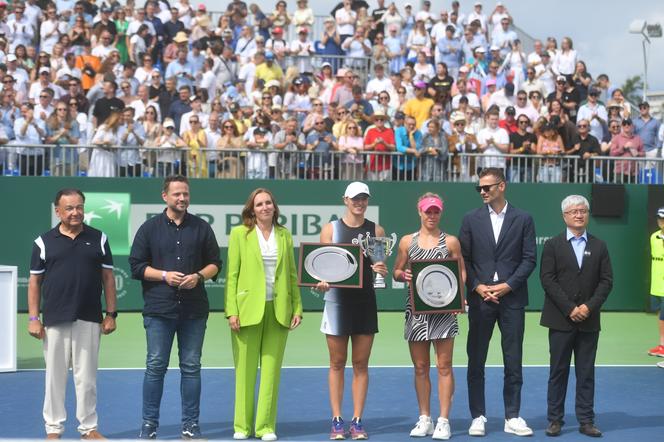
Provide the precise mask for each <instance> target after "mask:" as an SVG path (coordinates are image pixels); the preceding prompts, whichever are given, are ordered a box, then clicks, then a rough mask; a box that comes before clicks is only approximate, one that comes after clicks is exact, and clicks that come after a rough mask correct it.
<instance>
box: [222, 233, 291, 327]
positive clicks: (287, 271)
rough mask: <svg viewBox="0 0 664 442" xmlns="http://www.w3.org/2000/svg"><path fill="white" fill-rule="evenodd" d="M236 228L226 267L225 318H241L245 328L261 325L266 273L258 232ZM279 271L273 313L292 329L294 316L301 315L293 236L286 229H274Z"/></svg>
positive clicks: (276, 277)
mask: <svg viewBox="0 0 664 442" xmlns="http://www.w3.org/2000/svg"><path fill="white" fill-rule="evenodd" d="M247 231H248V229H247V227H246V226H244V225H240V226H236V227H234V228H233V229H232V230H231V235H230V238H229V241H228V258H227V264H226V269H227V273H226V295H225V296H224V310H225V312H226V317H229V316H239V317H240V325H241V326H242V327H244V326H248V325H256V324H260V323H261V321H262V320H263V313H264V311H265V271H264V269H263V257H262V256H261V250H260V247H259V245H258V236H257V235H256V232H254V231H251V232H249V234H248V235H247ZM274 235H275V238H276V240H277V269H276V272H275V279H274V314H275V316H276V319H277V321H278V322H279V324H281V325H283V326H284V327H290V323H291V319H292V318H293V316H294V315H299V316H301V315H302V298H301V297H300V288H299V287H298V285H297V268H296V267H295V255H294V253H293V237H292V236H291V234H290V232H289V231H288V230H287V229H286V228H284V227H278V226H275V227H274Z"/></svg>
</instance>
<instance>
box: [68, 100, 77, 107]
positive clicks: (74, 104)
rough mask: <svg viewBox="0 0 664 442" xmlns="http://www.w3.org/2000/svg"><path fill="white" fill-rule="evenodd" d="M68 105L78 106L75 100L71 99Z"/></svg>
mask: <svg viewBox="0 0 664 442" xmlns="http://www.w3.org/2000/svg"><path fill="white" fill-rule="evenodd" d="M69 105H70V106H78V103H77V102H75V101H72V102H70V103H69Z"/></svg>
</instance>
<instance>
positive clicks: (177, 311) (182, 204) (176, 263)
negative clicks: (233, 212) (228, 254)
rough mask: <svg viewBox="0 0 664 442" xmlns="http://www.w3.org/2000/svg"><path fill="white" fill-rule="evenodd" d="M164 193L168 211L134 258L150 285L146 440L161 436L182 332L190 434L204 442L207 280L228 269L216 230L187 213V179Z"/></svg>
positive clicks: (135, 269)
mask: <svg viewBox="0 0 664 442" xmlns="http://www.w3.org/2000/svg"><path fill="white" fill-rule="evenodd" d="M161 196H162V198H163V200H164V202H165V203H166V209H165V210H164V212H163V213H162V214H161V215H157V216H155V217H153V218H151V219H149V220H147V221H146V222H145V223H143V225H142V226H141V227H140V228H139V229H138V232H136V236H135V238H134V242H133V244H132V247H131V254H130V256H129V264H130V265H131V273H132V276H133V277H134V278H135V279H140V280H141V281H142V285H143V299H144V301H145V305H144V307H143V325H144V327H145V333H146V337H147V347H148V355H147V367H146V370H145V377H144V379H143V425H142V427H141V434H140V437H141V438H154V437H156V434H157V427H158V426H159V407H160V403H161V396H162V392H163V389H164V375H165V374H166V369H167V368H168V361H169V359H170V355H171V347H172V346H173V338H174V337H175V335H176V334H177V337H178V356H179V358H180V375H181V393H182V437H183V438H186V439H191V438H200V437H201V434H200V429H199V426H198V417H199V414H200V412H199V411H200V410H199V407H200V396H201V372H200V370H201V352H202V348H203V338H204V336H205V327H206V323H207V317H208V312H209V303H208V299H207V293H206V291H205V285H204V282H205V280H206V279H216V277H217V274H218V273H219V270H220V269H221V261H220V259H219V246H218V245H217V240H216V238H215V236H214V232H213V231H212V228H211V227H210V225H209V224H208V223H206V222H205V221H203V219H201V218H199V217H197V216H195V215H192V214H190V213H189V212H187V208H188V207H189V182H188V181H187V178H185V177H183V176H170V177H167V178H166V179H165V180H164V189H163V192H162V194H161Z"/></svg>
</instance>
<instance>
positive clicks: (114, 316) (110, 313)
mask: <svg viewBox="0 0 664 442" xmlns="http://www.w3.org/2000/svg"><path fill="white" fill-rule="evenodd" d="M106 316H110V317H111V318H113V319H115V318H117V317H118V312H117V311H115V312H109V311H108V310H107V311H106Z"/></svg>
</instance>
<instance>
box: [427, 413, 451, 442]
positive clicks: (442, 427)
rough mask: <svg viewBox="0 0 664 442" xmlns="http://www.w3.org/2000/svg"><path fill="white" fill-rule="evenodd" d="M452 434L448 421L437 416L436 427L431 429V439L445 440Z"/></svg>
mask: <svg viewBox="0 0 664 442" xmlns="http://www.w3.org/2000/svg"><path fill="white" fill-rule="evenodd" d="M451 436H452V430H450V421H449V420H447V419H445V418H444V417H439V418H438V422H436V429H435V430H434V431H433V436H431V438H432V439H439V440H447V439H449V438H450V437H451Z"/></svg>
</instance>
